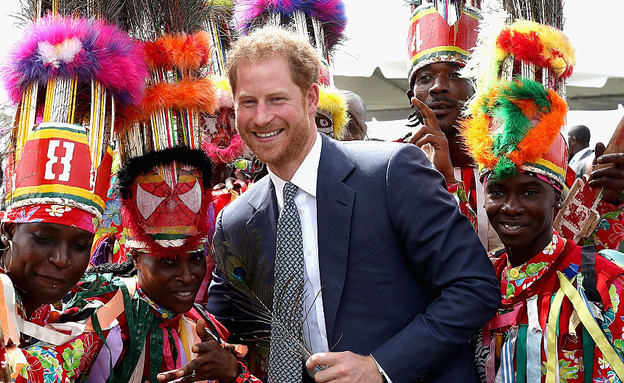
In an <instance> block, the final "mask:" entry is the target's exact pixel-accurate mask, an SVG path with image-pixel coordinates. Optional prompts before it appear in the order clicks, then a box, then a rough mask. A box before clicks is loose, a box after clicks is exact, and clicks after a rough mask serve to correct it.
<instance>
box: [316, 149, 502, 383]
mask: <svg viewBox="0 0 624 383" xmlns="http://www.w3.org/2000/svg"><path fill="white" fill-rule="evenodd" d="M386 183H387V184H386V191H387V193H386V194H387V200H386V201H385V204H386V205H387V206H388V207H389V208H388V211H389V214H390V219H391V222H392V225H393V227H394V228H395V233H396V235H397V237H399V240H400V241H401V245H402V247H404V248H405V250H406V253H407V256H408V257H409V260H410V264H411V266H412V269H413V270H414V272H415V276H414V277H415V278H417V279H418V280H419V281H420V282H421V284H422V285H423V286H425V287H426V288H427V289H428V292H429V295H430V296H431V297H432V302H431V304H430V305H429V307H428V308H427V310H426V312H425V313H424V314H419V315H417V316H416V317H414V318H413V320H412V321H411V322H410V323H409V324H408V325H407V326H406V327H404V328H403V329H402V330H401V331H399V332H398V333H397V334H396V335H395V336H393V337H392V338H390V339H388V340H387V341H386V342H384V343H383V344H381V345H380V346H379V347H378V348H377V349H375V350H373V352H371V355H358V354H355V353H353V352H349V351H346V352H327V353H317V354H315V355H313V356H312V357H311V358H310V359H309V360H308V362H307V364H306V366H307V368H308V369H309V370H312V369H313V368H314V367H316V366H318V365H325V366H327V367H328V368H327V369H325V370H322V371H319V372H317V373H316V375H315V378H316V381H318V382H330V381H334V380H335V381H337V382H338V381H344V382H377V383H379V382H382V381H383V379H384V378H385V379H386V381H388V382H413V381H419V380H420V379H426V378H427V377H430V376H433V375H435V374H436V373H437V372H443V371H440V370H441V369H446V368H452V367H453V366H452V365H449V364H448V363H449V360H452V358H453V356H455V355H458V350H459V349H463V350H465V351H467V350H468V341H469V339H470V338H471V336H472V335H473V334H474V333H475V332H476V331H477V330H479V329H480V328H481V327H482V326H483V325H484V324H485V323H486V322H487V321H488V320H489V319H490V318H491V317H492V316H493V315H494V313H495V312H496V309H497V308H498V307H499V305H500V290H499V286H498V281H497V278H496V276H495V274H494V269H493V266H492V264H491V262H490V261H489V259H488V258H487V254H486V252H485V250H484V249H483V246H482V245H481V243H480V242H479V239H478V237H477V235H476V234H475V232H474V230H473V229H472V227H471V225H470V223H469V222H468V220H467V219H466V217H464V216H462V215H461V214H460V213H459V212H458V209H457V204H456V202H455V201H454V199H453V196H452V195H450V194H449V193H448V191H447V190H446V189H445V182H444V178H443V177H442V176H441V175H440V173H438V172H437V171H436V170H435V169H434V168H433V167H432V166H431V164H430V162H429V161H428V160H427V159H426V157H425V155H424V153H423V152H422V151H420V150H419V149H417V148H414V147H413V146H411V145H401V146H398V147H397V149H396V150H395V152H394V154H393V156H392V158H391V159H390V161H389V164H388V168H387V170H386ZM381 288H383V287H381ZM371 356H372V357H371ZM466 357H468V356H466ZM375 362H377V363H375ZM382 371H383V375H382Z"/></svg>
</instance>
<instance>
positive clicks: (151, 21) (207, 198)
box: [116, 0, 218, 257]
mask: <svg viewBox="0 0 624 383" xmlns="http://www.w3.org/2000/svg"><path fill="white" fill-rule="evenodd" d="M151 5H152V9H150V10H149V12H145V10H141V11H138V12H137V14H132V15H129V17H130V18H131V19H132V20H134V22H135V24H134V25H133V26H132V32H133V33H134V34H135V35H137V36H139V37H140V38H141V39H142V40H143V45H144V52H145V60H146V62H147V65H148V67H149V71H150V74H149V79H148V82H147V87H146V90H145V97H144V99H143V103H142V104H141V106H140V108H138V109H137V110H135V111H132V112H131V113H126V114H125V115H124V120H123V121H121V123H119V124H117V126H116V130H117V134H118V137H119V144H120V156H121V167H120V170H119V174H118V177H119V179H118V182H119V190H120V195H121V199H122V217H123V224H124V227H125V228H126V229H127V231H128V237H129V239H128V241H127V242H126V245H127V246H130V247H133V248H138V249H142V250H145V251H147V252H149V254H150V255H155V256H167V257H169V256H175V253H183V252H186V251H195V250H197V249H198V248H200V247H201V246H202V244H203V243H204V242H205V241H206V240H207V239H208V230H209V229H210V227H211V225H210V223H209V220H210V217H209V214H208V211H209V209H210V206H211V205H210V204H211V193H210V179H211V176H212V164H211V162H210V159H209V158H208V157H207V156H206V154H205V153H204V151H203V150H202V149H201V145H202V129H201V126H202V115H204V114H208V113H215V111H216V109H217V106H218V99H217V92H216V89H215V85H214V82H213V81H212V80H211V79H210V78H209V76H208V75H209V73H210V66H211V61H210V57H211V54H212V39H213V38H212V36H211V34H210V33H209V32H208V31H206V30H204V29H205V26H206V24H205V23H206V20H207V19H208V18H207V15H208V12H209V9H208V8H207V7H205V6H204V4H203V1H199V0H198V1H185V2H180V3H178V4H177V5H176V6H172V5H171V3H170V2H168V1H165V0H163V1H152V2H151ZM171 250H175V251H174V252H172V251H171Z"/></svg>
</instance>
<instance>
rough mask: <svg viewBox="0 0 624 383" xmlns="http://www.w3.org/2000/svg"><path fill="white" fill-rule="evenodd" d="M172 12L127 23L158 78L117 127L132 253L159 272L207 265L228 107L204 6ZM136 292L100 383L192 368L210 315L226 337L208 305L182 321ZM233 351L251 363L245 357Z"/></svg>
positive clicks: (156, 9)
mask: <svg viewBox="0 0 624 383" xmlns="http://www.w3.org/2000/svg"><path fill="white" fill-rule="evenodd" d="M170 7H171V5H170V4H169V3H168V2H166V1H160V2H153V9H152V10H151V11H150V12H153V13H150V15H149V16H150V17H148V18H147V19H144V17H145V16H146V15H145V13H142V12H144V11H145V10H142V9H141V10H140V11H139V12H140V13H137V14H129V15H128V16H129V18H130V19H132V20H134V21H135V22H136V23H135V24H133V25H132V26H131V32H132V33H133V34H135V35H137V36H141V38H142V39H143V50H144V54H145V56H144V59H145V62H146V63H147V66H148V68H149V76H148V79H147V87H146V89H145V97H144V99H143V103H142V104H141V105H140V107H139V108H137V109H135V110H133V111H128V112H127V113H125V114H124V116H123V119H122V120H120V123H118V124H116V134H117V137H118V139H119V148H120V150H119V153H120V169H119V172H118V180H117V183H118V191H119V195H120V197H121V215H122V222H123V226H124V233H125V235H126V236H127V238H126V242H125V246H126V247H127V248H128V249H131V254H138V253H140V254H141V255H140V256H141V257H149V258H153V259H155V260H156V262H155V263H154V264H155V267H156V268H159V267H160V268H166V267H167V266H166V265H167V262H165V261H163V260H169V261H170V262H175V260H176V259H177V258H179V257H181V256H183V255H185V254H186V256H188V257H191V256H192V257H196V256H197V254H199V255H200V256H201V257H202V262H204V258H205V259H206V262H208V261H209V260H210V258H209V257H207V255H208V254H209V245H210V238H211V237H212V230H213V227H214V210H213V209H214V207H213V203H212V196H211V188H210V185H211V177H212V173H213V169H212V163H211V161H210V159H209V157H208V156H207V155H206V153H205V152H204V151H203V150H202V148H201V147H202V142H206V139H207V137H205V136H204V135H203V134H204V133H205V132H206V131H205V130H202V124H203V119H204V117H205V116H206V115H215V114H216V112H217V110H218V106H219V100H218V96H217V94H218V93H217V90H216V87H215V83H214V81H213V80H212V79H211V78H209V76H208V75H209V73H210V68H211V61H210V57H211V54H213V49H214V46H213V45H212V44H213V43H214V41H215V40H214V39H213V37H214V36H211V34H210V32H208V31H206V30H204V28H205V27H206V23H207V20H208V15H209V14H210V11H211V10H210V8H209V7H208V6H205V5H204V4H203V2H202V1H195V2H189V3H185V4H180V7H179V8H175V9H172V8H170ZM133 252H136V253H133ZM206 274H207V275H209V272H208V273H206ZM202 277H203V275H202ZM129 286H130V287H135V288H136V289H135V290H134V293H133V294H131V297H130V303H129V304H128V302H127V301H126V308H125V310H124V312H123V314H122V317H121V319H120V320H119V321H120V323H121V324H122V326H121V332H120V333H117V334H115V336H114V337H111V336H110V335H109V336H108V338H107V342H108V343H114V344H117V345H118V346H119V347H118V348H116V349H115V350H114V351H113V352H112V353H111V356H110V359H109V357H107V356H104V357H102V358H101V359H99V360H98V361H97V362H96V367H97V368H99V369H100V371H103V375H102V376H101V377H100V378H99V379H98V380H97V381H110V382H117V381H124V382H126V381H127V382H144V381H157V378H156V376H157V375H158V374H159V373H161V372H164V371H169V370H173V369H176V368H181V367H183V366H185V365H186V364H187V363H188V362H190V361H191V360H192V359H194V358H196V357H197V354H196V353H194V352H193V351H192V346H193V345H194V344H197V343H199V342H200V341H201V340H200V339H199V337H198V335H197V334H196V329H195V326H196V322H197V320H198V319H199V318H202V317H203V316H204V315H206V316H207V318H206V319H207V322H208V328H209V329H210V328H212V333H213V334H214V335H215V336H217V337H218V338H219V339H226V338H227V335H228V334H227V330H225V329H224V328H223V327H222V326H221V325H220V324H219V323H218V322H217V321H216V320H215V319H214V318H212V317H211V316H210V315H209V314H206V313H205V312H204V310H203V308H201V306H199V305H196V306H194V307H192V308H191V309H190V310H189V311H188V312H185V313H180V312H174V311H172V310H170V309H167V308H165V307H162V306H161V305H159V304H158V303H156V302H155V299H152V298H151V297H150V296H149V294H148V293H147V291H143V290H142V287H141V286H140V284H138V283H137V281H136V280H132V281H130V282H129ZM224 347H229V346H225V344H224ZM232 349H233V351H234V352H235V355H236V356H242V355H244V349H242V348H240V347H232ZM101 355H104V353H102V354H101ZM110 360H112V362H113V368H112V370H110V369H109V368H108V367H109V363H110V362H109V361H110ZM240 369H241V375H240V376H239V377H238V379H237V380H236V381H237V382H252V381H256V380H254V379H255V378H253V377H252V376H250V375H249V372H248V371H247V369H246V368H245V366H244V365H242V364H240ZM106 371H108V372H109V373H110V375H106V374H105V372H106Z"/></svg>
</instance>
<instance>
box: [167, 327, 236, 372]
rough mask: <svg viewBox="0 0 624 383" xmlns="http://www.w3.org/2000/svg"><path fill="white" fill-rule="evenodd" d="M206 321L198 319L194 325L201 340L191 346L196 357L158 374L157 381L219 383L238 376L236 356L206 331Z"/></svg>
mask: <svg viewBox="0 0 624 383" xmlns="http://www.w3.org/2000/svg"><path fill="white" fill-rule="evenodd" d="M205 326H206V323H205V322H204V320H203V319H199V320H198V321H197V325H196V331H197V335H199V339H201V340H202V342H201V343H198V344H196V345H194V346H193V348H192V351H193V352H194V353H196V354H197V358H195V359H193V360H191V361H190V362H189V363H187V364H186V365H185V366H183V367H182V368H179V369H177V370H171V371H167V372H163V373H162V374H158V377H157V378H158V381H159V382H173V381H175V382H195V381H200V380H218V381H219V382H221V383H229V382H233V381H234V380H235V379H236V377H237V376H238V361H237V360H236V357H235V356H234V355H232V354H231V353H230V352H228V351H227V350H225V349H223V347H221V345H220V344H219V342H217V341H216V340H215V339H214V338H213V337H212V336H210V334H208V332H207V331H206V328H205Z"/></svg>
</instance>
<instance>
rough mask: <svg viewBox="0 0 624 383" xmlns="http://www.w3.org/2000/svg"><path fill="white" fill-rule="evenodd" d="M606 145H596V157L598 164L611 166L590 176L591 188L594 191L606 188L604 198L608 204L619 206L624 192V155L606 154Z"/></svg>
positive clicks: (595, 171) (593, 172)
mask: <svg viewBox="0 0 624 383" xmlns="http://www.w3.org/2000/svg"><path fill="white" fill-rule="evenodd" d="M604 150H605V149H604V145H602V144H600V145H598V144H597V145H596V149H595V156H596V162H597V163H598V164H611V166H607V167H602V168H600V169H597V170H594V171H592V172H591V174H590V175H589V186H590V187H592V188H593V189H598V188H603V187H604V188H606V190H605V194H604V197H603V198H602V199H603V200H605V201H606V202H609V203H612V204H615V205H618V204H619V203H620V202H622V200H621V196H622V192H623V191H624V153H611V154H605V155H602V154H603V153H604Z"/></svg>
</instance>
